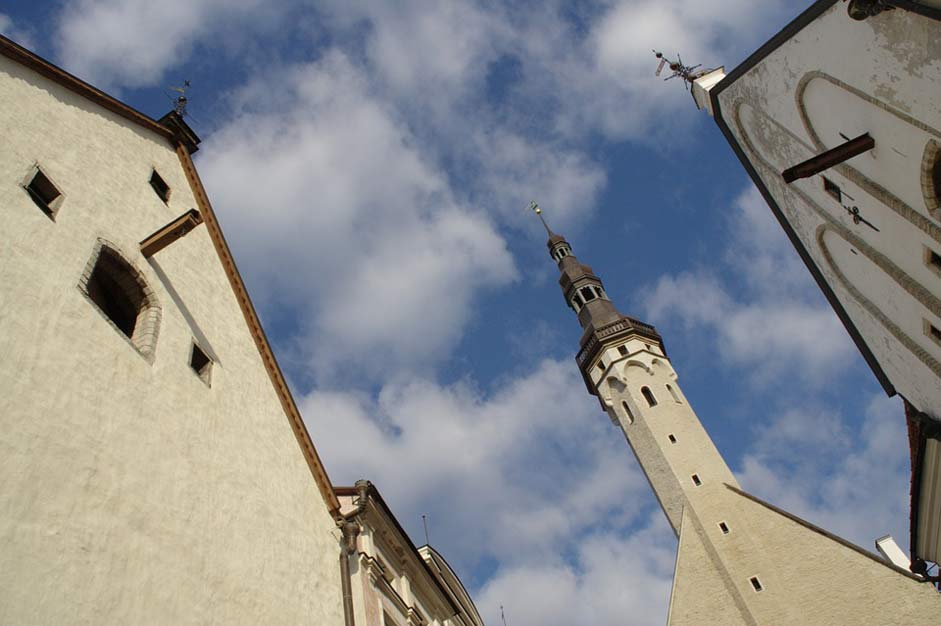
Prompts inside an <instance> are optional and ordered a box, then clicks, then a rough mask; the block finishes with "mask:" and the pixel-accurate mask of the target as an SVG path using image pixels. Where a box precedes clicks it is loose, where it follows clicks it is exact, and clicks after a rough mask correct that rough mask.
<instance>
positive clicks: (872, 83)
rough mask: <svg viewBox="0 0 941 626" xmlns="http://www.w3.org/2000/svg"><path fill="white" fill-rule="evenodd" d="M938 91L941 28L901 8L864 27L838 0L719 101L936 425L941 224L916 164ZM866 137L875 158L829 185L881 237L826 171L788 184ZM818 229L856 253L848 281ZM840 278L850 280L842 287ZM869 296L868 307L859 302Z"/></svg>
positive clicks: (838, 171)
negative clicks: (803, 167) (828, 230)
mask: <svg viewBox="0 0 941 626" xmlns="http://www.w3.org/2000/svg"><path fill="white" fill-rule="evenodd" d="M815 73H816V74H815ZM821 74H824V75H827V76H830V77H832V79H828V78H823V77H821ZM802 80H803V85H804V86H805V87H806V88H805V89H804V91H803V95H802V96H801V89H803V87H802ZM834 80H835V81H838V82H834ZM854 90H857V91H860V92H863V93H864V94H867V95H868V96H869V97H870V98H872V99H874V100H876V101H877V104H874V103H873V102H870V101H868V100H866V99H865V98H861V97H859V95H858V94H857V93H855V91H854ZM939 93H941V24H939V23H938V22H937V21H934V20H931V19H928V18H925V17H922V16H918V15H915V14H912V13H910V12H908V11H903V10H895V11H889V12H886V13H883V14H881V15H879V16H877V17H875V18H871V19H868V20H866V21H864V22H857V21H854V20H852V19H850V18H849V17H848V16H847V15H846V6H845V4H844V3H836V4H835V5H834V7H833V8H832V9H830V10H829V11H827V12H826V13H825V14H824V15H822V16H821V17H819V18H818V19H817V20H816V21H814V22H813V23H812V24H810V25H808V26H806V27H805V28H804V29H803V30H802V31H801V33H800V34H799V35H798V36H797V37H795V38H793V39H792V40H791V41H790V42H788V43H786V44H784V45H783V46H781V47H780V48H778V49H777V50H776V51H775V52H773V53H771V54H770V55H769V56H768V57H767V58H765V59H764V60H763V61H761V62H760V63H759V64H758V65H756V66H755V67H753V68H752V69H751V70H749V72H747V73H746V74H745V75H744V76H742V77H740V78H739V79H738V80H737V81H736V82H735V83H733V84H732V85H730V86H729V87H728V88H727V89H725V90H724V91H723V92H722V93H721V94H720V95H719V100H720V104H721V109H722V116H723V118H724V119H725V120H726V122H727V123H728V126H729V128H730V130H731V131H732V133H733V134H734V135H735V136H736V138H737V140H738V142H739V143H740V144H741V145H742V146H743V149H744V151H745V154H746V156H748V158H749V160H751V161H752V163H753V165H754V166H755V170H756V171H757V172H758V174H759V176H760V177H761V178H762V180H763V181H764V183H765V185H766V186H767V188H768V189H769V191H770V192H771V193H772V195H774V196H775V198H776V200H777V203H778V205H779V206H780V207H781V210H782V212H783V213H784V215H785V216H786V217H787V219H788V221H789V222H790V223H791V225H792V226H793V228H794V230H795V232H796V233H797V235H798V236H799V237H800V239H801V240H802V242H803V243H804V246H805V248H806V249H807V250H808V252H809V253H810V255H811V256H812V257H813V260H814V263H815V265H817V267H818V268H820V270H821V272H822V274H823V275H824V277H825V279H826V280H827V282H828V283H829V284H830V285H831V287H832V288H833V290H834V292H835V293H836V295H837V297H838V298H839V299H840V301H841V303H842V304H843V307H844V308H845V310H846V311H847V314H848V315H849V316H850V318H851V319H852V321H853V323H854V325H855V326H856V327H857V328H858V329H859V331H860V333H861V334H862V336H863V337H864V339H865V340H866V343H867V345H868V346H869V348H870V349H871V350H872V352H873V354H874V355H875V357H876V359H877V361H878V362H879V364H880V366H881V367H882V369H883V371H884V372H885V373H886V375H887V376H888V378H889V379H890V381H891V382H892V384H893V385H894V386H895V388H896V390H897V391H898V392H899V393H901V395H903V396H904V397H905V398H907V399H908V400H909V401H910V402H912V404H914V405H915V406H916V407H918V408H919V409H921V410H922V411H925V412H926V413H929V414H932V415H934V416H936V417H941V368H939V367H938V366H937V358H936V357H937V354H936V353H937V345H936V344H935V343H934V342H933V341H932V340H931V339H930V338H929V337H928V336H926V335H925V333H924V328H923V326H922V319H936V318H937V317H938V314H939V311H938V310H937V306H935V304H936V299H937V297H938V296H939V295H941V277H939V275H938V274H937V273H935V272H933V271H932V270H931V269H930V268H928V267H927V266H926V265H925V262H924V248H925V247H928V248H929V249H933V250H935V251H936V252H939V253H941V224H939V222H938V216H937V215H932V214H930V213H929V211H928V208H927V205H926V201H925V197H924V194H923V191H922V185H921V171H920V168H921V163H922V158H923V155H924V151H925V146H926V144H927V143H928V141H929V140H932V139H933V140H935V141H937V140H938V139H941V131H939V130H938V129H941V98H939V97H938V94H939ZM799 102H801V103H802V106H803V109H804V111H805V117H806V122H807V123H805V119H802V115H801V106H800V105H799ZM808 124H809V126H810V128H808ZM867 131H868V132H870V134H871V135H872V136H873V137H874V138H875V141H876V148H875V150H874V151H872V152H871V153H869V154H864V155H860V156H858V157H855V158H853V159H850V160H849V161H848V162H847V163H846V164H845V165H844V166H838V167H836V168H831V169H830V170H828V171H827V172H824V173H823V176H826V177H827V178H829V179H830V180H832V181H833V182H835V183H836V184H838V185H839V186H840V187H841V189H843V190H844V191H845V192H846V193H847V194H849V196H851V199H850V198H847V199H845V200H844V203H843V204H845V205H847V206H850V207H852V206H857V207H858V208H859V209H860V214H861V215H862V216H863V217H864V218H866V219H867V220H869V221H870V222H871V223H872V224H873V225H874V226H875V227H876V228H878V229H879V230H878V231H876V230H874V229H872V228H869V227H868V226H866V225H865V224H862V223H860V224H855V223H853V220H852V216H851V215H850V214H849V213H848V212H847V211H846V210H845V209H844V207H843V206H841V205H840V203H838V202H837V201H836V200H834V199H833V198H831V197H830V196H829V195H827V194H826V193H825V192H824V191H823V185H822V178H821V176H820V175H818V176H814V177H812V178H809V179H802V180H799V181H795V182H793V183H791V184H790V185H787V184H785V183H784V182H783V180H782V179H781V176H780V172H781V171H782V170H783V169H785V168H787V167H790V166H792V165H795V164H797V163H799V162H801V161H803V160H805V159H807V158H809V157H811V156H813V155H814V154H818V153H819V152H821V151H822V150H823V149H825V148H830V147H833V146H835V145H838V144H839V143H841V142H842V141H844V139H843V138H841V137H840V135H839V133H841V132H842V133H843V134H844V135H846V136H847V137H850V138H853V137H855V136H857V135H859V134H861V133H863V132H867ZM818 142H819V143H818ZM820 144H822V145H820ZM822 225H828V227H833V228H837V229H842V231H843V232H842V235H841V236H843V237H844V239H846V240H847V241H848V243H849V246H850V247H851V248H852V249H854V250H856V252H857V254H855V255H853V253H852V252H850V253H849V256H847V255H843V254H842V252H843V250H841V251H840V254H841V257H840V262H839V265H838V268H836V269H838V270H839V272H837V271H836V269H835V268H834V267H833V265H832V263H831V260H830V259H828V258H827V253H826V252H825V250H823V249H822V246H821V245H820V242H819V241H818V231H819V229H820V227H821V226H822ZM847 249H848V248H847ZM873 253H875V254H873ZM880 256H881V257H883V258H882V259H881V260H880V261H878V262H877V263H879V264H880V267H883V269H882V270H881V272H882V273H884V274H885V275H884V276H883V277H881V278H875V277H874V276H873V275H872V271H873V265H872V264H873V262H874V259H876V258H878V257H880ZM882 261H885V263H883V262H882ZM886 268H888V269H886ZM840 273H842V274H843V275H844V277H845V278H846V279H848V283H849V285H844V284H841V278H840V276H839V274H840ZM860 290H862V291H865V297H866V299H867V300H869V301H870V303H871V304H866V303H864V302H861V301H860V298H859V297H858V296H859V294H858V292H859V291H860ZM916 292H918V293H920V294H921V296H923V297H920V298H919V297H918V296H917V295H916ZM932 298H934V299H935V300H932ZM883 318H887V320H886V319H883ZM887 321H888V324H887V323H886V322H887ZM893 325H894V326H897V328H896V329H892V328H890V326H893ZM926 354H927V355H931V358H934V359H935V361H932V360H931V358H928V359H926V358H925V355H926Z"/></svg>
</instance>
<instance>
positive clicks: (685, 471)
mask: <svg viewBox="0 0 941 626" xmlns="http://www.w3.org/2000/svg"><path fill="white" fill-rule="evenodd" d="M547 230H548V227H547ZM548 246H549V253H550V255H551V256H552V258H553V260H555V261H556V262H557V263H558V265H559V270H560V271H561V277H560V279H559V284H560V285H561V287H562V293H563V296H564V298H565V301H566V302H567V303H568V305H569V306H570V307H571V308H572V309H573V310H574V311H575V312H576V313H577V314H578V321H579V323H580V324H581V326H582V328H583V329H584V332H583V334H582V337H581V341H580V346H581V349H580V350H579V352H578V355H577V356H576V362H577V363H578V366H579V369H580V370H581V372H582V376H583V378H584V380H585V384H586V386H587V387H588V391H589V392H590V393H591V394H592V395H595V396H596V397H597V398H598V400H599V402H600V403H601V406H602V408H603V409H604V410H605V412H607V414H608V416H609V417H610V419H611V421H612V423H614V424H615V425H616V426H617V427H618V428H619V429H620V430H621V431H623V433H624V435H625V437H626V438H627V442H628V444H629V445H630V447H631V449H632V450H633V451H634V455H635V456H636V458H637V461H638V463H639V464H640V466H641V469H642V470H643V471H644V474H645V475H646V476H647V480H648V481H649V482H650V486H651V488H652V489H653V491H654V494H655V495H656V497H657V500H658V501H659V503H660V506H661V507H662V508H663V512H664V514H665V515H666V516H667V519H668V521H669V523H670V526H671V527H672V528H673V531H674V532H675V533H676V535H677V538H678V540H679V546H678V551H677V557H676V570H675V573H674V579H673V591H672V595H671V598H670V612H669V617H668V623H669V624H670V626H681V625H687V624H689V625H702V624H721V625H722V626H736V625H743V626H744V625H746V624H747V625H751V626H755V625H767V626H785V625H793V626H806V625H807V624H827V625H828V626H841V625H845V626H858V625H859V624H907V625H911V626H915V625H924V626H928V625H930V624H936V623H937V621H938V614H939V611H941V594H939V593H938V592H937V591H936V590H935V588H934V586H933V585H932V584H931V583H930V582H929V581H927V580H926V579H925V578H923V577H921V576H917V575H915V574H913V573H912V572H910V571H909V570H908V569H907V568H905V567H901V566H899V565H898V564H896V563H895V562H894V561H893V560H891V559H890V558H880V557H878V556H876V555H875V554H873V553H871V552H868V551H866V550H863V549H862V548H860V547H858V546H855V545H853V544H851V543H849V542H847V541H845V540H843V539H841V538H839V537H836V536H834V535H833V534H831V533H828V532H827V531H825V530H823V529H822V528H819V527H817V526H814V525H813V524H811V523H809V522H807V521H805V520H802V519H800V518H799V517H797V516H795V515H792V514H790V513H788V512H787V511H783V510H781V509H779V508H778V507H775V506H774V505H773V504H771V503H768V502H765V501H763V500H761V499H759V498H757V497H755V496H753V495H751V494H749V493H747V492H746V491H744V490H743V489H742V488H741V487H740V486H739V485H738V482H737V481H736V480H735V476H734V475H733V474H732V472H731V471H730V470H729V467H728V466H727V465H726V463H725V461H724V460H723V458H722V456H721V455H720V454H719V451H718V450H717V449H716V447H715V445H714V444H713V442H712V440H711V439H710V438H709V435H708V433H707V432H706V430H705V429H704V428H703V425H702V423H700V421H699V419H698V418H697V417H696V413H695V412H694V411H693V409H692V407H690V405H689V403H688V401H687V399H686V397H685V396H684V395H683V391H682V389H681V388H680V385H679V381H678V376H677V373H676V371H675V370H674V369H673V366H672V364H671V363H670V359H669V357H668V356H667V354H666V350H665V348H664V344H663V341H662V339H661V337H660V335H659V334H658V333H657V331H656V330H655V329H654V327H653V326H650V325H648V324H646V323H644V322H641V321H639V320H636V319H633V318H630V317H627V316H625V315H622V314H621V313H619V312H618V311H617V309H616V308H615V307H614V305H613V304H612V303H611V301H610V300H609V299H608V296H607V294H606V293H605V290H604V287H603V286H602V283H601V280H600V278H598V276H596V275H595V274H594V272H593V271H592V269H591V268H590V267H589V266H587V265H583V264H582V263H580V262H579V261H578V259H577V258H576V257H575V256H574V255H573V254H572V248H571V246H570V245H569V244H568V242H567V241H566V240H565V239H564V238H563V237H561V236H559V235H556V234H554V233H552V232H551V231H550V232H549V242H548ZM892 546H893V544H891V543H889V546H888V549H886V548H883V550H884V552H885V553H886V554H889V555H891V554H892V552H893V550H891V547H892Z"/></svg>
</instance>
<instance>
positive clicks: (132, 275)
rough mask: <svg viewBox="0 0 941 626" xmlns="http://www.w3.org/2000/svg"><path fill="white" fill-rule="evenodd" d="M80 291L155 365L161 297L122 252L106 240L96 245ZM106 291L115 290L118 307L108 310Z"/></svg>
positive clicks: (83, 274)
mask: <svg viewBox="0 0 941 626" xmlns="http://www.w3.org/2000/svg"><path fill="white" fill-rule="evenodd" d="M78 288H79V290H80V291H81V292H82V294H83V295H84V296H85V298H86V299H87V300H88V301H89V302H90V303H91V304H92V305H93V306H94V307H95V308H96V309H97V310H98V311H99V312H100V313H101V315H102V317H104V318H105V319H106V320H107V321H108V323H109V324H111V325H112V326H113V327H114V329H115V330H117V331H118V332H119V333H121V335H122V336H124V337H125V338H126V339H127V340H128V342H129V343H130V344H131V345H132V346H134V349H135V350H137V351H138V352H139V353H140V354H141V356H143V357H144V359H146V360H147V361H148V362H149V363H153V361H154V354H155V351H156V348H157V335H158V333H159V330H160V317H161V309H160V303H159V302H158V300H157V296H156V294H155V293H154V291H153V289H151V288H150V285H148V284H147V281H146V280H145V278H144V276H143V274H142V273H141V272H140V270H138V269H137V268H136V267H134V265H133V264H132V263H131V262H130V261H129V260H128V259H127V257H126V256H125V255H124V254H123V253H122V252H121V250H120V248H119V247H118V246H116V245H115V244H113V243H111V242H110V241H108V240H106V239H102V238H99V239H98V240H97V241H96V243H95V248H94V250H93V251H92V255H91V257H90V258H89V259H88V263H86V265H85V270H84V271H83V272H82V277H81V279H79V283H78ZM103 290H105V291H106V290H113V291H114V292H115V293H114V294H111V295H115V296H117V297H116V298H115V300H116V304H115V305H114V307H113V309H119V310H111V311H109V310H106V309H107V308H108V307H107V305H106V303H105V302H104V301H103V298H105V299H106V300H107V299H108V298H107V296H108V294H107V293H103ZM118 301H119V302H118Z"/></svg>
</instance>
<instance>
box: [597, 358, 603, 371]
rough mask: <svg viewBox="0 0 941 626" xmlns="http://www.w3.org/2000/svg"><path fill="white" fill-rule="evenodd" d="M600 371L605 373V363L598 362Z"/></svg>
mask: <svg viewBox="0 0 941 626" xmlns="http://www.w3.org/2000/svg"><path fill="white" fill-rule="evenodd" d="M598 369H599V370H601V371H602V372H603V371H604V361H598Z"/></svg>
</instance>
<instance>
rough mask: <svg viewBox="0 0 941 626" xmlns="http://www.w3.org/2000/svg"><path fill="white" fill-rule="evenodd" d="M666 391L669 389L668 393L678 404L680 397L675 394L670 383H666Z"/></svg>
mask: <svg viewBox="0 0 941 626" xmlns="http://www.w3.org/2000/svg"><path fill="white" fill-rule="evenodd" d="M667 391H669V392H670V395H671V396H673V401H674V402H676V403H677V404H679V403H680V397H679V396H678V395H676V390H675V389H673V387H672V386H671V385H669V384H667Z"/></svg>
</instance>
